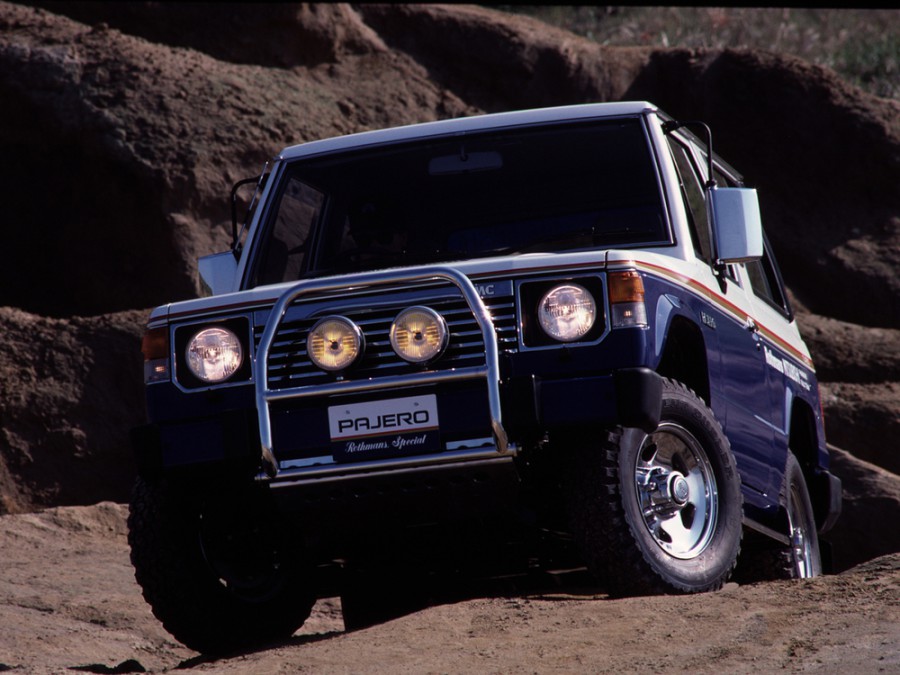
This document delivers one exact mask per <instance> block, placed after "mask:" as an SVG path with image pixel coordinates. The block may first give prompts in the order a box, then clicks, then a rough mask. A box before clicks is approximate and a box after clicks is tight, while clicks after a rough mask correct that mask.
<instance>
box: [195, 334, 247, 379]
mask: <svg viewBox="0 0 900 675" xmlns="http://www.w3.org/2000/svg"><path fill="white" fill-rule="evenodd" d="M185 359H186V361H187V365H188V369H189V370H190V371H191V373H193V375H194V377H196V378H197V379H198V380H201V381H203V382H212V383H215V382H224V381H225V380H227V379H228V378H229V377H231V376H232V375H234V373H235V372H236V371H237V369H238V368H240V367H241V364H242V363H243V362H244V350H243V348H242V347H241V341H240V340H239V339H238V336H237V335H235V334H234V333H232V332H231V331H230V330H228V329H227V328H220V327H214V328H204V329H203V330H201V331H200V332H198V333H197V334H196V335H194V337H192V338H191V339H190V340H188V343H187V349H185Z"/></svg>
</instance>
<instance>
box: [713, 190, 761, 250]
mask: <svg viewBox="0 0 900 675" xmlns="http://www.w3.org/2000/svg"><path fill="white" fill-rule="evenodd" d="M706 203H707V204H709V222H710V223H711V224H712V234H713V239H714V240H715V249H716V264H718V265H727V264H730V263H739V262H747V261H750V260H756V259H758V258H761V257H762V254H763V234H762V219H761V218H760V216H759V198H758V197H757V195H756V190H754V189H752V188H716V187H712V188H709V189H708V190H707V200H706Z"/></svg>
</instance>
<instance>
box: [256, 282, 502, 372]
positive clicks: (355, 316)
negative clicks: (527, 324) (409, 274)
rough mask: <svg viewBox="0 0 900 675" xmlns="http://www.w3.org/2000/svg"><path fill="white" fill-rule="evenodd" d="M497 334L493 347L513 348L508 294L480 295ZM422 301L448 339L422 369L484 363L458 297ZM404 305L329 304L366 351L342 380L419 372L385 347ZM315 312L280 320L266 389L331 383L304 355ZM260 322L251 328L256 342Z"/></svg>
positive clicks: (477, 337)
mask: <svg viewBox="0 0 900 675" xmlns="http://www.w3.org/2000/svg"><path fill="white" fill-rule="evenodd" d="M484 302H485V305H486V306H487V308H488V311H489V312H490V314H491V318H492V319H493V322H494V328H495V330H496V332H497V340H498V349H499V351H500V352H501V353H502V352H510V351H515V350H516V348H517V345H518V335H517V331H516V310H515V303H514V301H513V299H512V298H511V297H507V298H493V299H486V300H485V301H484ZM422 304H424V305H426V306H428V307H431V308H432V309H433V310H435V311H436V312H438V313H439V314H441V315H442V316H443V317H444V320H445V321H446V322H447V328H448V329H449V331H450V342H449V344H448V346H447V350H446V351H445V352H444V354H443V355H442V356H441V357H440V358H439V359H438V360H437V361H435V362H434V363H431V364H429V365H428V366H427V369H428V370H439V371H440V370H449V369H451V368H465V367H469V366H480V365H484V363H485V360H484V341H483V339H482V336H481V329H480V328H479V327H478V324H477V323H476V321H475V317H474V316H473V315H472V312H471V310H470V309H469V306H468V305H467V304H466V301H465V300H463V298H462V297H443V298H434V299H429V300H427V301H425V302H423V303H422ZM408 306H410V305H409V304H408V303H407V304H397V305H387V306H379V307H369V308H366V307H363V308H359V307H357V308H353V309H348V310H342V309H338V308H335V310H334V311H333V312H328V314H332V313H333V314H339V315H341V316H345V317H347V318H348V319H350V320H352V321H354V322H355V323H356V324H357V325H358V326H359V327H360V329H361V330H362V332H363V334H364V335H365V340H366V349H365V353H364V354H363V358H362V360H361V361H360V362H359V363H357V364H356V365H355V366H354V367H353V368H351V369H350V370H348V371H345V372H343V373H341V375H342V376H343V377H344V379H346V380H360V379H367V378H372V377H387V376H392V375H405V374H408V373H417V372H422V370H423V369H425V368H423V366H420V365H414V364H410V363H407V362H406V361H404V360H403V359H401V358H400V357H399V356H397V355H396V354H395V353H394V350H393V349H392V348H391V343H390V339H389V337H388V336H389V333H390V329H391V323H392V322H393V321H394V318H395V317H396V316H397V314H399V313H400V312H401V311H402V310H403V309H405V308H406V307H408ZM324 315H325V314H323V313H317V314H316V316H312V317H307V318H303V319H298V320H287V319H285V321H283V322H282V324H281V325H280V326H279V328H278V332H277V334H276V336H275V339H274V341H273V342H272V345H271V347H270V349H269V363H268V379H269V388H270V389H284V388H288V387H301V386H309V385H316V384H322V383H327V382H332V381H334V379H335V375H334V374H331V373H325V372H323V371H321V370H319V369H318V368H316V367H315V366H314V365H313V364H312V362H311V361H310V360H309V358H308V356H307V354H306V338H307V335H308V334H309V330H310V329H311V328H312V327H313V325H314V324H315V323H316V321H318V320H319V318H321V316H324ZM263 330H264V326H257V327H256V328H255V330H254V340H255V343H256V346H259V341H260V338H261V336H262V333H263Z"/></svg>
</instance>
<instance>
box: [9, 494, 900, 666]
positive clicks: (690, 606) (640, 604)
mask: <svg viewBox="0 0 900 675" xmlns="http://www.w3.org/2000/svg"><path fill="white" fill-rule="evenodd" d="M126 510H127V509H126V507H125V506H123V505H120V504H113V503H109V502H104V503H101V504H98V505H96V506H91V507H64V508H56V509H50V510H47V511H44V512H42V513H33V514H24V515H16V516H3V517H0V551H2V556H0V626H2V630H0V671H12V672H23V673H61V672H73V671H74V672H92V673H128V672H156V673H158V672H166V671H169V670H173V669H177V670H190V671H195V672H202V673H287V672H314V673H319V672H321V673H326V672H327V673H363V672H365V673H470V672H480V673H552V672H594V673H597V672H622V671H631V672H635V671H636V672H673V671H674V672H710V673H711V672H716V673H719V672H729V673H745V672H748V673H749V672H772V671H776V670H788V671H792V672H793V671H809V670H811V671H820V672H829V673H836V672H841V673H877V672H886V673H900V554H895V555H893V556H888V557H883V558H879V559H876V560H874V561H872V562H869V563H866V564H865V565H862V566H860V567H856V568H854V569H852V570H850V571H848V572H844V573H843V574H840V575H836V576H827V577H821V578H818V579H814V580H808V581H795V582H773V583H763V584H754V585H748V586H738V585H737V584H733V583H731V584H728V585H727V586H726V587H725V589H723V590H722V591H720V592H718V593H711V594H706V595H700V596H692V597H652V598H632V599H624V600H609V599H607V598H606V597H605V596H603V595H596V594H591V593H589V592H583V591H580V590H579V589H562V590H561V589H548V590H547V591H544V592H531V593H528V594H522V595H515V596H501V597H482V598H477V599H474V600H467V601H464V602H458V603H455V604H449V605H442V606H437V607H431V608H428V609H425V610H423V611H420V612H417V613H415V614H411V615H408V616H405V617H402V618H400V619H396V620H394V621H391V622H388V623H385V624H382V625H379V626H374V627H372V628H369V629H366V630H361V631H358V632H355V633H345V632H344V631H343V628H342V622H341V618H340V605H339V601H338V600H336V599H333V600H323V601H320V602H319V604H318V605H317V606H316V608H315V610H314V612H313V615H312V617H311V618H310V619H309V621H307V623H306V625H305V626H304V627H303V628H302V629H301V630H300V631H298V632H297V634H296V635H295V636H294V637H293V638H292V639H291V640H290V641H288V642H287V643H282V644H279V645H274V646H272V647H270V648H268V649H264V650H260V651H257V652H253V653H247V654H239V655H235V656H232V657H230V658H225V659H219V660H209V659H206V658H204V657H201V656H199V655H198V654H197V653H196V652H192V651H191V650H188V649H186V648H185V647H182V646H181V645H179V644H178V643H177V642H175V641H174V640H173V639H172V638H171V637H170V636H169V635H168V634H167V633H166V632H165V631H164V630H163V628H162V626H161V625H160V624H159V623H158V622H157V621H156V620H155V619H154V618H153V616H152V615H151V613H150V610H149V608H148V607H147V605H146V604H145V603H144V601H143V599H142V598H141V594H140V590H139V588H138V586H137V585H136V583H135V582H134V579H133V576H132V569H131V566H130V563H129V560H128V545H127V542H126V539H125V533H126V526H125V515H126Z"/></svg>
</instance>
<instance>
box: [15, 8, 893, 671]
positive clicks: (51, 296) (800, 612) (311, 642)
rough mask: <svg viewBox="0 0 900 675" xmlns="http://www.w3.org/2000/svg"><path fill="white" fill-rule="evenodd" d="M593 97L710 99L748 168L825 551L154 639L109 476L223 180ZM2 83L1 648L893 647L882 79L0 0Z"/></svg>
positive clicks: (390, 26)
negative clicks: (351, 145) (455, 121)
mask: <svg viewBox="0 0 900 675" xmlns="http://www.w3.org/2000/svg"><path fill="white" fill-rule="evenodd" d="M618 99H642V100H643V99H646V100H650V101H653V102H654V103H656V104H658V105H660V106H661V107H662V108H663V109H665V110H667V111H668V112H669V113H671V114H672V115H674V116H675V117H678V118H683V119H703V120H705V121H706V122H708V123H709V124H710V125H711V126H712V128H713V130H714V134H715V142H716V148H717V150H719V151H720V152H721V153H722V154H723V155H724V156H726V157H728V158H729V160H730V161H732V163H733V164H734V165H735V166H736V167H738V169H739V170H741V171H742V172H743V173H744V174H745V176H746V181H747V183H748V184H749V185H752V186H755V187H757V188H758V189H759V191H760V195H761V201H762V209H763V218H764V222H765V223H766V226H767V229H768V234H769V237H770V239H771V241H772V244H773V246H774V248H775V250H776V254H777V256H778V258H779V261H780V263H781V266H782V271H783V273H784V276H785V279H786V281H787V284H788V286H789V288H790V291H791V297H792V299H793V301H794V306H795V309H796V311H797V320H798V323H799V324H800V328H801V331H802V332H803V333H804V335H805V337H806V339H807V341H808V344H809V345H810V349H811V350H812V352H813V357H814V359H815V361H816V363H817V367H818V375H819V378H820V380H821V382H822V394H823V405H824V409H825V414H826V424H827V432H828V437H829V441H830V442H831V443H833V444H834V445H837V446H839V447H840V448H842V450H835V452H834V455H835V471H836V473H837V474H838V475H839V476H841V478H842V479H843V480H844V487H845V494H844V497H845V516H844V518H843V519H842V521H841V523H840V524H839V525H838V527H837V528H836V530H835V532H834V533H833V536H832V537H831V539H832V542H833V543H834V550H835V565H836V569H838V570H841V571H845V572H844V573H843V574H841V575H839V576H835V577H830V578H825V579H820V580H816V581H811V582H804V583H799V584H771V585H758V586H750V587H730V588H729V589H727V590H726V591H724V592H723V593H719V594H715V595H713V596H708V597H707V596H704V597H702V598H689V599H685V598H653V599H642V600H639V601H638V600H625V601H609V600H606V599H605V598H602V597H594V596H584V595H580V594H579V593H577V592H570V591H569V590H567V591H565V592H561V591H560V592H556V591H554V592H552V593H549V594H547V593H545V594H539V595H535V596H530V595H528V596H523V597H488V598H480V599H477V600H474V601H469V602H461V603H459V604H454V605H447V606H442V607H437V608H432V609H430V610H426V611H425V612H422V613H420V614H417V615H414V616H410V617H406V618H404V619H401V620H399V621H396V622H392V623H391V624H389V625H385V626H380V627H376V628H373V629H370V630H368V631H364V632H362V633H356V634H348V635H344V634H343V633H341V630H340V620H339V618H338V611H337V608H336V606H335V604H334V603H330V604H329V603H322V605H321V607H320V610H317V612H316V614H315V615H314V618H313V619H312V620H311V622H310V623H309V624H308V626H307V627H305V628H304V629H303V631H302V632H301V633H300V634H298V636H296V637H295V638H294V640H293V641H292V642H291V643H290V644H288V645H282V646H279V647H277V648H275V649H274V650H273V651H269V652H261V653H258V654H251V655H244V656H240V657H236V658H235V659H229V660H226V661H224V662H217V663H207V662H204V661H198V660H196V659H195V658H194V657H195V656H196V655H194V654H192V653H190V652H188V651H187V650H184V649H183V648H181V647H179V646H178V645H176V644H174V643H172V641H171V640H170V639H169V638H168V637H167V636H166V634H165V633H164V632H163V631H162V629H161V628H160V627H159V626H157V625H156V623H155V621H154V620H153V619H152V617H151V616H150V614H149V611H148V610H147V609H146V607H145V606H144V605H143V604H142V601H141V600H140V597H139V595H138V591H137V589H136V587H135V586H134V584H133V581H132V580H131V576H130V574H131V573H130V569H129V567H128V564H127V551H126V549H125V544H124V539H123V537H122V532H123V527H124V526H123V525H122V518H121V509H122V507H121V506H117V505H116V504H121V503H123V502H125V501H126V500H127V498H128V493H129V489H130V484H131V481H132V478H133V474H134V467H133V463H132V461H131V458H130V453H129V447H128V439H127V434H128V430H129V429H130V428H131V427H133V426H135V425H136V424H139V423H140V422H141V421H142V418H143V404H142V383H141V381H142V364H141V356H140V351H139V348H140V336H141V331H142V324H143V322H144V319H145V317H146V315H147V311H148V308H149V307H152V306H154V305H156V304H160V303H164V302H169V301H172V300H178V299H182V298H187V297H191V296H193V295H195V294H196V293H197V290H198V282H197V278H196V263H195V260H196V257H197V256H198V255H204V254H206V253H211V252H215V251H218V250H223V249H224V248H225V247H226V246H227V243H228V240H229V236H230V223H229V220H230V215H229V206H228V202H227V194H228V190H229V189H230V186H231V184H232V183H233V182H234V181H235V180H237V179H239V178H243V177H246V176H251V175H254V174H256V173H258V172H259V171H260V169H261V168H262V166H263V164H264V162H265V161H266V159H267V158H268V157H270V156H272V155H273V154H275V153H277V152H278V151H279V150H280V149H281V148H282V147H284V146H286V145H289V144H294V143H300V142H304V141H309V140H313V139H316V138H322V137H326V136H332V135H335V134H344V133H350V132H354V131H360V130H365V129H371V128H378V127H384V126H390V125H397V124H406V123H412V122H420V121H427V120H433V119H438V118H445V117H451V116H459V115H472V114H478V113H481V112H493V111H498V110H508V109H514V108H524V107H535V106H543V105H556V104H567V103H577V102H586V101H606V100H618ZM0 101H2V102H3V104H2V105H0V154H2V157H3V158H4V160H5V161H3V162H0V203H2V204H3V205H4V212H5V218H4V222H5V223H7V227H6V230H5V232H6V237H5V242H4V253H5V255H4V263H3V265H0V331H2V334H3V336H4V339H3V340H2V341H0V514H9V515H6V516H3V517H2V518H0V540H2V546H0V550H2V551H3V555H2V556H0V598H2V600H0V614H2V625H3V626H4V630H3V631H0V634H2V637H0V666H3V665H5V666H7V667H10V668H21V669H23V670H25V671H27V672H31V671H36V672H40V671H41V670H42V669H43V670H44V671H46V672H59V671H60V670H62V669H65V668H69V667H74V666H86V667H87V666H90V668H86V669H87V670H89V671H91V672H113V670H112V669H115V667H116V666H121V668H119V670H118V671H117V672H129V668H131V669H132V671H133V672H136V671H137V666H138V665H140V666H141V667H143V668H146V669H152V670H163V669H167V668H172V667H175V666H178V665H179V664H181V665H182V666H183V667H190V668H192V669H198V670H216V671H218V670H221V671H222V672H238V671H246V670H259V671H263V672H281V671H284V670H291V671H294V670H302V669H307V670H326V669H327V670H329V671H336V672H351V671H355V672H358V671H360V670H362V669H365V670H375V671H376V672H387V671H388V670H392V672H404V671H408V672H409V671H414V672H432V671H435V672H436V671H447V670H450V671H464V670H472V669H475V668H476V667H478V669H480V670H497V671H499V670H503V671H510V670H513V671H519V670H529V671H532V670H539V671H546V670H551V671H552V670H595V671H603V670H605V669H609V670H621V669H622V668H627V669H634V668H639V669H646V670H662V669H664V668H670V667H675V668H677V669H680V670H687V669H691V670H701V671H703V670H712V669H714V668H715V669H716V670H729V671H737V672H743V671H750V670H759V669H774V668H791V669H821V670H834V669H836V668H837V665H840V666H842V667H843V669H844V670H854V669H855V670H865V671H868V672H874V671H877V670H878V669H879V668H884V669H886V670H891V669H898V668H900V664H898V661H897V653H898V651H897V649H896V645H897V644H898V643H900V639H898V638H900V636H898V630H897V626H898V616H897V599H898V598H897V582H898V572H897V566H898V562H897V557H896V556H891V555H890V554H894V553H896V552H898V551H900V528H897V527H894V526H892V525H891V524H893V523H896V522H898V516H900V476H898V474H900V447H898V442H897V438H898V436H900V301H898V298H900V275H897V274H896V270H897V269H900V191H898V190H897V186H898V185H900V105H898V103H897V102H896V101H892V100H885V99H879V98H876V97H873V96H870V95H868V94H866V93H864V92H862V91H860V90H859V89H856V88H854V87H852V86H849V85H847V84H846V83H845V82H843V81H842V80H840V78H838V77H837V76H836V75H835V74H834V73H833V72H831V71H828V70H826V69H823V68H820V67H816V66H811V65H809V64H807V63H805V62H803V61H800V60H798V59H794V58H789V57H785V56H781V55H778V54H773V53H765V52H748V51H735V50H725V51H702V50H682V49H666V50H657V49H646V48H621V47H619V48H612V47H603V46H600V45H597V44H595V43H592V42H589V41H587V40H584V39H582V38H579V37H577V36H574V35H572V34H569V33H566V32H564V31H560V30H558V29H554V28H550V27H548V26H546V25H544V24H541V23H539V22H536V21H533V20H531V19H528V18H525V17H520V16H509V15H505V14H502V13H500V12H496V11H493V10H489V9H484V8H479V7H474V6H466V5H450V6H440V5H393V4H392V5H375V4H363V5H359V6H351V5H342V4H311V5H305V4H295V3H278V4H273V5H259V4H253V5H245V4H240V3H228V4H227V8H217V9H216V10H215V11H210V9H209V7H208V6H204V5H202V4H194V3H179V4H174V3H173V4H167V3H150V2H129V3H101V2H66V3H58V2H43V3H42V2H33V3H23V4H16V3H8V2H0ZM98 503H99V505H98V506H92V505H97V504H98ZM76 506H80V507H83V508H80V509H79V508H68V507H76ZM50 507H65V508H50ZM46 508H50V510H49V511H44V512H43V513H35V512H38V511H41V510H42V509H46ZM13 514H20V515H13ZM885 555H888V557H886V558H884V557H882V558H878V561H877V562H872V563H869V562H868V561H871V560H873V559H874V558H876V557H878V556H885ZM861 563H865V566H864V567H863V568H861V569H860V568H854V566H856V565H859V564H861ZM851 568H854V569H851ZM817 608H818V609H817ZM885 645H887V647H886V646H885ZM888 647H891V648H888ZM654 650H656V651H654ZM367 658H368V659H370V660H369V661H366V660H365V659H367ZM131 661H134V662H135V663H131ZM281 663H284V664H290V665H279V664H281ZM136 664H137V665H136ZM373 664H374V665H373ZM91 668H93V669H94V670H91ZM103 668H107V669H108V670H103ZM2 669H3V668H2V667H0V670H2Z"/></svg>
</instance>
